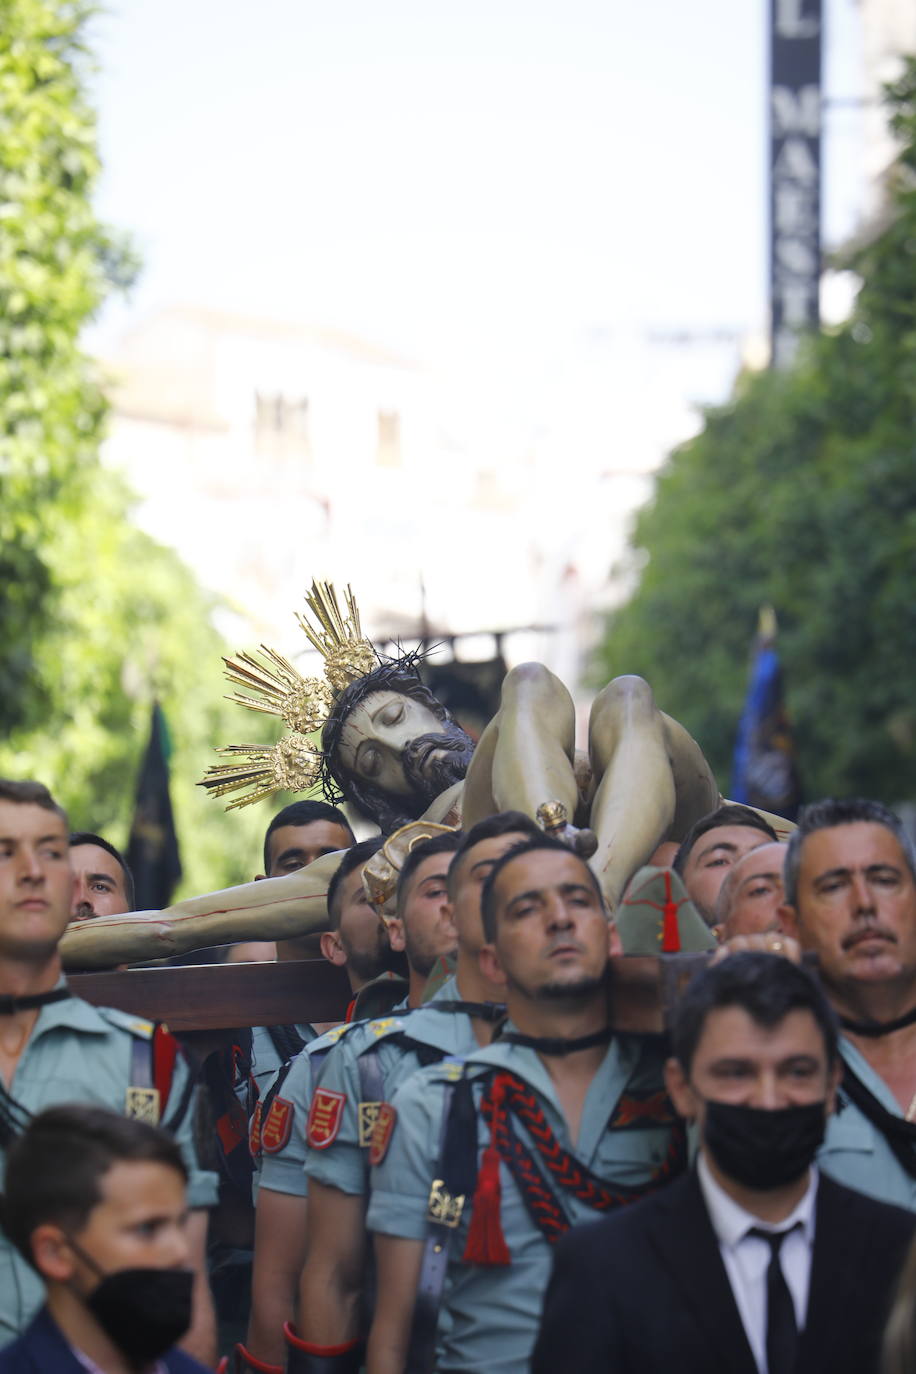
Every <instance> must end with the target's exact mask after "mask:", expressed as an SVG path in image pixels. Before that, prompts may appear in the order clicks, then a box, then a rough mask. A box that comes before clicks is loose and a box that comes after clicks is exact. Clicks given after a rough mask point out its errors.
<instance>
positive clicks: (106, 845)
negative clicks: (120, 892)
mask: <svg viewBox="0 0 916 1374" xmlns="http://www.w3.org/2000/svg"><path fill="white" fill-rule="evenodd" d="M81 844H95V845H98V847H99V849H104V850H105V851H106V853H108V854H110V855H111V857H112V858H113V859H117V861H118V863H119V864H120V865H121V872H122V873H123V874H124V896H125V897H126V898H127V910H128V911H133V910H134V909H135V907H136V891H135V889H134V875H133V874H132V873H131V871H130V868H129V867H128V864H127V860H126V859H125V857H124V855H123V854H122V853H121V851H120V849H115V847H114V845H113V844H111V843H110V842H109V841H108V840H106V839H104V838H103V837H102V836H101V835H93V833H92V831H91V830H74V832H73V834H72V835H71V836H70V848H71V849H78V848H79V846H80V845H81Z"/></svg>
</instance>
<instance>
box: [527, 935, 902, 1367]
mask: <svg viewBox="0 0 916 1374" xmlns="http://www.w3.org/2000/svg"><path fill="white" fill-rule="evenodd" d="M674 1055H675V1057H674V1058H673V1059H671V1060H669V1061H668V1064H667V1067H666V1080H667V1086H668V1091H669V1094H670V1095H671V1098H672V1100H673V1101H674V1104H675V1106H676V1107H677V1109H678V1111H679V1112H680V1113H681V1114H682V1115H683V1116H685V1117H686V1118H687V1119H688V1120H689V1121H691V1122H693V1123H695V1127H696V1129H697V1131H698V1136H699V1143H700V1150H699V1155H698V1159H697V1165H696V1168H695V1169H694V1170H693V1171H692V1172H691V1173H690V1174H688V1175H687V1176H685V1177H684V1178H682V1179H679V1180H678V1181H677V1182H676V1183H673V1184H672V1185H671V1186H670V1187H668V1188H665V1189H663V1190H662V1191H660V1192H658V1193H656V1194H655V1195H653V1196H652V1197H650V1198H647V1199H645V1200H644V1201H641V1202H639V1203H637V1204H636V1205H634V1206H632V1207H630V1208H627V1209H625V1210H624V1211H621V1212H618V1213H615V1215H614V1216H613V1217H608V1218H607V1219H606V1220H604V1221H601V1222H598V1223H597V1224H595V1225H592V1226H588V1227H582V1228H581V1229H579V1230H574V1231H572V1232H571V1233H569V1234H568V1235H567V1236H566V1237H565V1238H564V1239H563V1240H562V1241H561V1242H560V1244H559V1245H558V1247H557V1251H556V1256H555V1263H554V1271H553V1276H552V1279H551V1282H550V1286H549V1288H548V1291H547V1296H546V1298H545V1303H544V1313H543V1321H542V1326H541V1332H540V1336H539V1339H538V1343H537V1346H536V1348H535V1353H534V1357H533V1361H532V1371H533V1374H565V1371H569V1374H572V1372H573V1371H575V1374H592V1372H593V1371H594V1374H597V1372H598V1371H601V1374H630V1372H631V1371H632V1374H655V1372H656V1371H658V1372H659V1374H661V1372H662V1371H664V1374H669V1371H670V1370H672V1369H676V1370H677V1371H678V1374H717V1371H721V1372H722V1374H792V1371H796V1372H797V1374H820V1371H824V1374H827V1371H829V1372H830V1374H877V1369H878V1351H879V1346H880V1338H881V1331H882V1328H883V1324H884V1319H885V1316H886V1314H887V1310H888V1307H889V1303H890V1298H891V1293H892V1289H893V1286H894V1282H895V1279H896V1277H897V1274H898V1272H899V1270H900V1267H901V1265H902V1262H903V1258H904V1255H905V1252H906V1249H907V1246H908V1244H909V1241H910V1239H911V1237H912V1234H913V1230H914V1227H916V1218H913V1217H912V1216H911V1215H910V1214H909V1213H907V1212H904V1211H902V1210H900V1209H898V1208H896V1207H889V1206H886V1205H885V1204H883V1203H878V1202H874V1201H872V1200H871V1199H869V1198H865V1197H863V1196H862V1195H861V1194H859V1193H854V1192H852V1191H850V1190H849V1189H847V1188H843V1187H841V1186H840V1185H839V1184H837V1183H834V1182H833V1181H832V1180H831V1179H828V1178H825V1177H820V1176H819V1175H818V1171H817V1169H816V1168H815V1167H814V1166H813V1160H814V1156H815V1153H816V1151H817V1148H818V1145H819V1144H820V1141H821V1139H822V1137H823V1133H824V1127H825V1124H826V1119H827V1117H828V1115H829V1114H830V1113H831V1111H832V1110H833V1106H834V1099H835V1094H836V1088H837V1083H838V1079H839V1060H838V1054H837V1032H836V1026H835V1021H834V1018H833V1013H832V1012H831V1011H830V1008H829V1007H828V1005H827V1003H826V1001H825V999H824V996H823V994H822V992H821V991H820V988H819V986H818V985H817V984H816V983H815V981H814V979H813V978H811V977H810V975H809V974H808V973H807V972H806V971H805V970H804V969H801V968H799V967H797V966H796V965H794V964H791V963H790V962H789V961H788V960H785V959H782V958H780V957H777V956H774V955H771V954H762V953H745V954H735V955H732V956H731V957H729V958H728V959H726V960H725V961H724V962H723V963H721V964H719V965H718V966H716V967H714V968H710V969H707V970H706V971H705V972H704V973H703V974H702V975H700V977H699V978H697V979H696V981H695V982H694V983H693V984H692V985H691V986H690V987H689V988H688V990H687V992H686V993H685V995H684V998H683V1000H682V1002H681V1005H680V1007H679V1008H678V1015H677V1019H676V1024H675V1029H674Z"/></svg>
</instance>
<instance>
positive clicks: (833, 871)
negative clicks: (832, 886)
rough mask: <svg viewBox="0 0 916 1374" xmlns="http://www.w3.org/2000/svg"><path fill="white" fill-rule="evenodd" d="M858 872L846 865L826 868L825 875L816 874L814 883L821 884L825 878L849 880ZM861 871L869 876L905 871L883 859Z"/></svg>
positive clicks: (866, 865) (865, 866) (867, 865)
mask: <svg viewBox="0 0 916 1374" xmlns="http://www.w3.org/2000/svg"><path fill="white" fill-rule="evenodd" d="M856 871H857V870H855V869H853V868H850V867H849V866H848V865H846V864H841V865H838V866H837V867H836V868H825V869H824V871H823V873H817V874H815V876H814V881H815V882H816V883H820V882H823V881H824V879H825V878H849V877H851V876H852V874H853V873H854V872H856ZM859 871H861V872H862V873H864V874H865V875H866V876H867V875H868V874H869V873H902V872H903V869H902V868H901V867H900V866H899V865H898V864H894V863H891V862H890V860H889V859H888V860H884V859H882V860H881V861H880V862H879V863H874V864H865V865H864V867H863V868H862V869H861V870H859Z"/></svg>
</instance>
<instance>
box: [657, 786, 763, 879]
mask: <svg viewBox="0 0 916 1374" xmlns="http://www.w3.org/2000/svg"><path fill="white" fill-rule="evenodd" d="M720 825H744V826H747V828H748V830H759V831H760V833H761V834H762V835H767V836H769V838H770V839H771V840H773V841H774V842H775V843H777V844H778V843H779V836H778V835H777V834H776V831H775V830H774V829H773V827H772V826H771V825H770V823H769V821H765V820H764V819H763V817H762V816H761V814H760V812H759V811H755V810H754V809H753V807H750V806H742V805H741V804H740V803H739V802H726V804H725V805H724V806H720V807H717V809H716V810H715V811H710V813H709V815H708V816H701V817H700V819H699V820H698V821H694V823H693V825H692V826H691V827H690V829H689V830H688V831H687V834H686V835H685V836H684V838H683V839H682V840H681V843H680V848H679V849H678V851H677V853H676V854H675V856H674V863H673V864H672V865H671V866H672V868H673V869H674V870H675V872H676V873H680V874H682V875H683V872H684V869H685V867H686V865H687V860H688V859H689V858H690V855H691V852H692V850H693V847H694V845H695V844H696V842H697V840H699V839H702V837H703V836H704V835H706V834H708V832H709V831H710V830H718V828H719V826H720Z"/></svg>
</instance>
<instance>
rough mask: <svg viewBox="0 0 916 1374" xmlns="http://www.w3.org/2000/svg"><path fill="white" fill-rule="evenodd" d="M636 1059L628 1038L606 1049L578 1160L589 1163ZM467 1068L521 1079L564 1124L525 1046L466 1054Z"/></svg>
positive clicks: (547, 1079)
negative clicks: (501, 1071) (499, 1071)
mask: <svg viewBox="0 0 916 1374" xmlns="http://www.w3.org/2000/svg"><path fill="white" fill-rule="evenodd" d="M506 1029H507V1030H514V1029H515V1027H514V1026H513V1025H512V1023H511V1022H509V1021H507V1022H506ZM638 1059H639V1047H638V1045H637V1043H636V1042H635V1041H634V1040H632V1039H631V1038H630V1037H628V1036H625V1037H622V1038H619V1039H614V1040H612V1041H611V1043H610V1044H609V1045H608V1047H607V1052H606V1054H605V1056H604V1058H603V1059H602V1061H601V1063H600V1065H599V1066H598V1071H597V1073H596V1074H595V1077H594V1078H593V1079H592V1081H591V1083H590V1085H589V1089H588V1093H587V1095H586V1099H585V1107H584V1109H583V1112H582V1124H581V1127H580V1131H579V1140H578V1142H577V1144H576V1154H577V1155H579V1157H580V1158H582V1159H589V1158H590V1157H591V1155H592V1153H593V1152H594V1149H595V1147H596V1145H597V1144H598V1141H599V1139H600V1138H601V1136H602V1135H603V1134H604V1130H605V1128H606V1126H607V1123H608V1120H609V1119H610V1117H611V1114H612V1112H613V1110H614V1108H615V1107H616V1105H617V1103H618V1101H619V1100H620V1097H621V1095H622V1093H623V1090H624V1088H625V1087H626V1085H627V1081H628V1080H629V1078H630V1075H631V1074H632V1072H633V1069H634V1068H635V1067H636V1064H637V1062H638ZM467 1065H468V1068H469V1069H470V1070H472V1071H473V1070H475V1069H485V1068H497V1069H506V1070H508V1072H509V1073H514V1074H515V1075H516V1076H517V1077H518V1078H523V1079H524V1080H525V1082H526V1083H528V1084H529V1086H530V1087H532V1088H534V1090H535V1092H537V1093H538V1094H539V1095H540V1096H541V1097H542V1098H544V1100H545V1101H546V1102H549V1103H550V1104H551V1106H552V1107H553V1108H554V1110H555V1111H556V1113H557V1114H558V1115H559V1116H560V1118H561V1119H562V1120H564V1121H565V1116H564V1113H563V1109H562V1107H561V1106H560V1102H559V1099H558V1097H557V1093H556V1088H555V1087H554V1083H553V1079H552V1078H551V1076H550V1074H549V1073H548V1071H547V1066H546V1065H545V1063H544V1061H543V1060H542V1059H541V1057H540V1055H538V1054H537V1053H536V1052H535V1051H534V1050H532V1049H529V1048H528V1047H527V1046H525V1045H513V1044H510V1043H509V1042H508V1041H504V1040H499V1039H497V1040H494V1041H493V1043H492V1044H490V1045H486V1046H484V1047H482V1048H481V1049H477V1050H474V1052H473V1053H472V1054H469V1055H468V1058H467Z"/></svg>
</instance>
